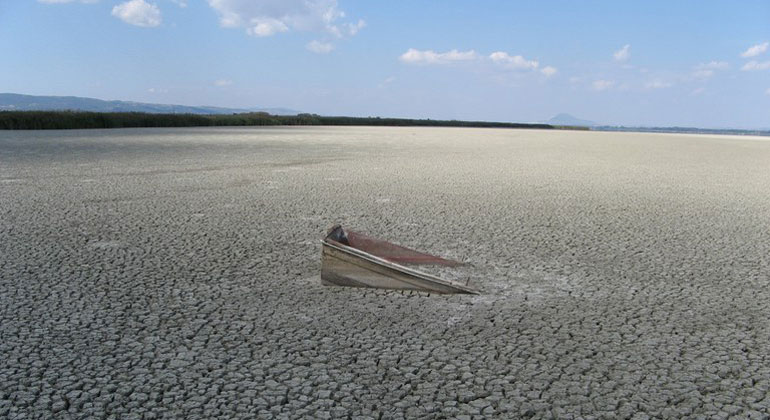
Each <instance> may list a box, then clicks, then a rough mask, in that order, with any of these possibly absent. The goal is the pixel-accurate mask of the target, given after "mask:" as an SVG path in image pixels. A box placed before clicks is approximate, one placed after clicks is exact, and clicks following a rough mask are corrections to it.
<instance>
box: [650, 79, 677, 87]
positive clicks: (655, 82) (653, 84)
mask: <svg viewBox="0 0 770 420" xmlns="http://www.w3.org/2000/svg"><path fill="white" fill-rule="evenodd" d="M671 86H673V83H671V82H664V81H662V80H660V79H655V80H651V81H649V82H647V83H645V85H644V87H645V88H646V89H665V88H670V87H671Z"/></svg>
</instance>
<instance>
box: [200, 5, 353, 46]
mask: <svg viewBox="0 0 770 420" xmlns="http://www.w3.org/2000/svg"><path fill="white" fill-rule="evenodd" d="M207 1H208V3H209V6H211V7H212V8H213V9H214V10H215V11H216V12H217V13H218V14H219V23H220V24H221V25H222V26H224V27H227V28H245V29H246V33H248V34H249V35H253V36H271V35H274V34H276V33H279V32H288V31H292V30H296V31H311V32H325V33H328V34H331V35H332V36H334V37H336V38H344V37H345V36H352V35H355V34H356V33H358V31H360V30H361V29H362V28H363V27H364V26H366V22H364V21H363V20H358V22H356V23H347V22H342V23H340V22H339V20H340V19H343V18H344V17H345V12H343V11H342V10H340V9H339V8H338V7H337V0H259V1H257V0H207Z"/></svg>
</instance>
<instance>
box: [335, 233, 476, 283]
mask: <svg viewBox="0 0 770 420" xmlns="http://www.w3.org/2000/svg"><path fill="white" fill-rule="evenodd" d="M321 243H322V247H321V282H322V283H323V284H325V285H335V286H348V287H372V288H377V289H396V290H414V291H421V292H429V293H470V294H477V293H478V292H476V291H475V290H474V289H472V288H470V287H467V286H464V285H462V284H459V283H455V282H450V281H447V280H444V279H440V278H438V277H435V276H431V275H430V274H427V273H423V272H421V271H417V270H414V269H411V268H408V267H404V266H402V265H399V264H395V263H392V262H390V261H387V260H384V259H382V258H379V257H377V256H374V255H372V254H369V253H367V252H364V251H361V250H358V249H356V248H352V247H349V246H346V245H343V244H341V243H338V242H336V241H332V240H328V239H327V240H324V241H322V242H321Z"/></svg>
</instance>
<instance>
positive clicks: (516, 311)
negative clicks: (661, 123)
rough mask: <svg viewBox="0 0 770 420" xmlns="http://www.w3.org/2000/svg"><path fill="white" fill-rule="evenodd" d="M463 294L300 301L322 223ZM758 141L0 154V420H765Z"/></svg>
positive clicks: (176, 140) (767, 251) (433, 135)
mask: <svg viewBox="0 0 770 420" xmlns="http://www.w3.org/2000/svg"><path fill="white" fill-rule="evenodd" d="M336 222H340V223H342V224H343V225H345V226H347V227H350V228H353V229H356V230H358V231H361V232H365V233H369V234H372V235H375V236H379V237H382V238H385V239H389V240H392V241H394V242H398V243H401V244H404V245H407V246H410V247H414V248H417V249H421V250H425V251H428V252H432V253H435V254H439V255H443V256H447V257H449V258H454V259H462V260H464V261H468V262H470V263H471V264H472V265H471V266H470V267H466V268H464V269H461V270H456V271H452V272H445V273H444V275H446V276H448V277H451V278H454V279H457V280H459V281H470V284H472V285H475V286H477V287H479V288H480V289H481V290H482V291H483V293H482V294H481V295H479V296H436V295H431V296H427V295H425V294H411V295H410V294H401V293H398V292H392V291H375V290H362V289H348V288H334V287H324V286H322V285H320V281H319V278H318V273H319V256H320V246H319V245H320V244H319V240H320V239H321V238H322V236H323V234H324V232H325V230H326V229H327V228H328V227H329V226H331V225H332V224H334V223H336ZM769 286H770V141H768V139H760V138H739V137H718V136H691V135H664V134H622V133H590V132H573V131H529V130H492V129H460V128H451V129H436V128H277V129H251V128H244V129H169V130H164V129H137V130H115V131H69V132H0V323H1V324H0V417H2V418H11V419H22V418H50V417H57V418H118V417H119V418H127V419H130V418H136V419H139V418H147V419H149V418H214V417H220V418H234V417H243V418H252V417H264V418H268V417H283V418H296V417H312V418H340V417H343V418H344V417H353V418H383V419H384V418H404V417H408V418H415V417H424V418H444V417H456V418H469V417H479V416H483V417H507V418H515V417H535V418H560V419H562V418H650V417H652V418H684V417H692V418H727V417H735V418H768V417H770V414H769V413H770V397H768V393H770V287H769Z"/></svg>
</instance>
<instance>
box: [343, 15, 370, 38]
mask: <svg viewBox="0 0 770 420" xmlns="http://www.w3.org/2000/svg"><path fill="white" fill-rule="evenodd" d="M343 26H344V27H345V29H347V30H348V34H350V35H351V36H353V35H355V34H357V33H358V31H360V30H361V29H364V27H365V26H366V22H364V20H363V19H358V22H356V23H345V24H344V25H343Z"/></svg>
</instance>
